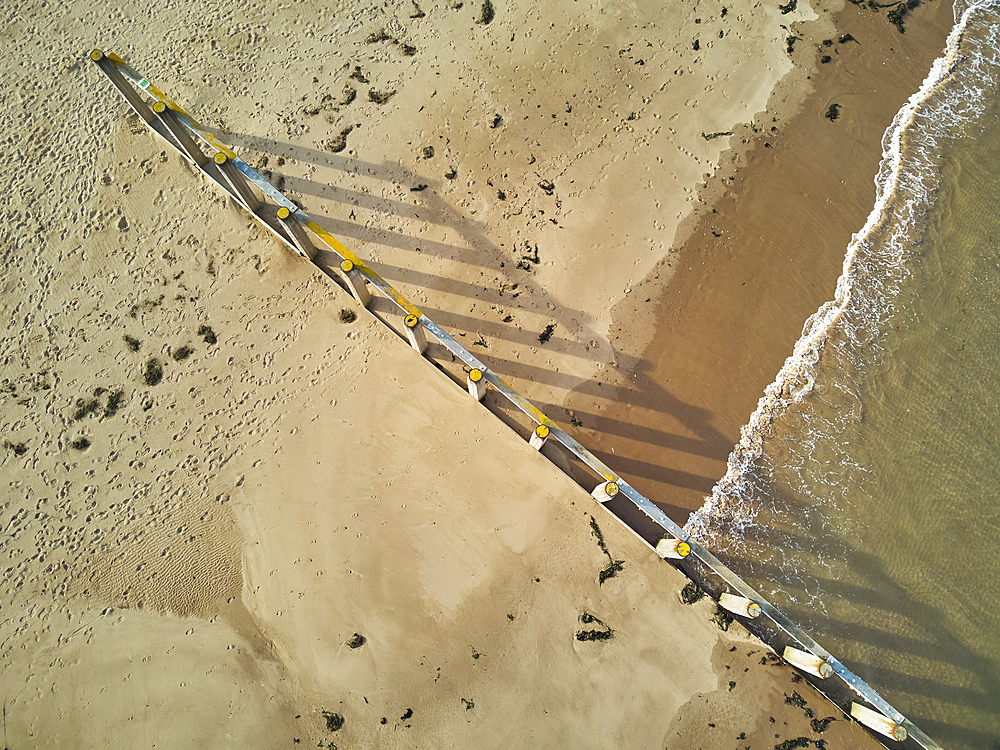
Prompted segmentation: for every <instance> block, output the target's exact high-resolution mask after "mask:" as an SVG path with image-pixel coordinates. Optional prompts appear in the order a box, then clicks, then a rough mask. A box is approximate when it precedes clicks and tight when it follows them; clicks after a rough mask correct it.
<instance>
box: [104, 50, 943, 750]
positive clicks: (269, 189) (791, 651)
mask: <svg viewBox="0 0 1000 750" xmlns="http://www.w3.org/2000/svg"><path fill="white" fill-rule="evenodd" d="M90 59H91V60H92V61H93V62H94V63H96V64H97V65H98V67H99V68H100V69H101V71H102V72H103V73H104V74H105V75H106V76H107V77H108V79H109V80H110V81H111V83H112V84H113V85H114V86H115V88H116V89H118V91H119V93H121V95H122V96H123V97H124V98H125V100H126V102H128V104H129V105H130V106H131V107H132V109H133V110H135V112H136V114H137V115H139V117H141V118H142V120H143V121H144V122H145V123H146V124H147V125H148V126H149V127H150V129H151V130H153V131H154V132H155V133H156V134H157V135H159V136H160V137H162V138H163V139H164V140H165V141H166V142H167V143H168V144H170V145H171V146H172V147H174V148H175V149H177V150H178V151H179V152H180V154H181V155H182V156H183V157H184V158H186V159H187V160H188V161H190V162H191V163H192V164H193V165H194V166H195V167H197V168H198V169H199V170H200V171H201V172H203V173H204V174H205V175H206V176H208V177H209V178H210V179H212V180H213V181H214V182H216V183H217V184H218V185H219V186H220V187H222V188H223V189H224V190H225V191H226V192H227V193H228V194H229V195H230V196H231V197H232V198H233V200H235V201H236V202H238V203H239V204H240V205H241V206H243V208H244V209H246V210H247V211H248V212H249V213H250V214H251V215H252V216H253V217H254V218H256V219H257V220H258V221H259V222H260V223H261V224H262V225H263V226H264V227H265V228H267V229H268V230H269V231H270V232H271V233H272V234H273V235H274V236H275V238H276V239H278V240H279V241H281V242H282V243H284V244H285V245H286V246H288V247H289V248H290V249H291V250H292V251H294V252H296V253H297V254H299V255H301V256H303V257H305V258H306V259H308V260H310V261H312V260H313V259H314V258H315V257H316V254H317V252H318V248H316V247H315V246H313V245H312V243H311V242H310V240H309V238H308V236H307V234H306V232H305V231H304V230H305V229H308V230H309V231H310V232H312V234H313V235H315V236H316V237H317V238H318V239H319V240H320V242H322V243H323V244H324V245H325V246H326V247H327V248H328V249H329V250H332V251H333V252H334V253H335V254H336V255H337V256H339V257H340V258H341V264H340V269H339V271H340V277H341V280H342V281H343V282H344V284H345V286H346V287H347V289H348V290H349V291H350V292H351V293H352V294H353V295H354V297H355V298H356V299H357V301H358V302H359V303H360V304H361V305H362V306H363V307H366V308H367V307H368V303H369V302H370V301H371V295H370V293H369V292H368V289H367V285H368V284H369V283H370V284H372V285H374V286H375V287H376V288H377V289H378V290H379V291H380V292H381V293H382V294H383V295H384V296H385V297H386V298H387V299H389V300H391V301H392V302H394V303H395V304H396V306H397V307H399V308H400V310H401V311H402V312H404V313H405V314H406V317H405V319H404V326H405V331H406V336H407V339H408V340H409V342H410V344H411V346H413V348H414V349H416V350H417V351H418V352H419V353H420V354H421V355H422V354H423V353H424V351H425V350H426V348H427V341H426V336H425V334H424V332H425V331H428V332H430V334H431V335H432V336H433V337H434V338H435V339H437V341H438V342H440V343H441V344H442V345H443V346H444V347H445V348H446V349H448V351H450V352H451V353H452V354H454V355H455V356H456V357H458V358H459V359H460V360H461V361H462V362H463V363H464V364H465V365H467V366H468V368H469V377H468V381H467V385H468V389H469V393H470V394H471V395H472V396H474V397H475V398H476V399H477V400H479V401H482V399H483V397H484V396H485V394H486V384H489V385H490V386H492V387H493V388H494V389H495V390H496V391H498V392H499V393H500V394H501V395H503V396H504V397H505V398H506V399H507V400H508V401H510V402H511V403H512V404H514V405H515V406H516V407H517V408H518V409H520V410H521V411H522V412H524V413H525V414H526V415H528V417H530V418H531V419H532V420H533V421H534V422H535V423H536V425H537V426H536V428H535V431H534V432H533V434H532V436H531V438H530V444H531V446H532V447H534V448H535V449H536V450H540V449H541V447H542V445H543V444H544V443H545V442H546V440H547V439H548V438H550V437H551V438H554V439H555V440H556V441H557V442H559V443H561V444H562V445H563V446H564V447H565V448H566V449H567V450H568V451H570V452H571V453H572V454H573V455H575V456H576V457H577V458H579V459H580V460H581V461H583V462H584V463H585V464H586V465H587V466H589V467H590V468H591V469H593V470H594V471H595V472H597V474H599V475H600V476H601V477H603V478H604V482H602V483H601V484H599V485H598V486H597V487H596V488H595V489H594V490H593V492H592V493H591V494H592V497H594V498H595V499H596V500H597V501H598V502H601V503H603V502H606V501H608V500H610V499H611V498H612V497H614V496H615V495H617V494H618V493H619V492H621V493H622V494H623V495H624V496H625V497H626V498H628V499H629V500H630V501H631V502H632V503H633V504H634V505H635V506H636V507H638V508H639V509H640V510H641V511H642V512H643V513H645V515H646V516H648V517H649V518H650V519H651V520H652V521H653V522H654V523H655V524H657V525H658V526H659V527H660V528H662V529H663V530H664V531H665V532H666V533H667V534H669V535H670V536H669V537H667V538H664V539H662V540H661V541H660V542H659V543H658V544H657V545H656V547H655V548H653V547H652V545H649V543H648V542H647V541H646V540H645V539H643V538H642V537H641V536H640V535H639V534H636V536H638V537H639V539H641V540H642V541H643V543H645V544H647V546H650V548H651V549H654V551H655V552H656V554H657V555H658V556H660V557H661V558H670V559H673V560H677V561H681V560H684V559H685V558H688V557H689V556H690V557H691V558H693V559H695V560H697V561H699V562H700V563H701V564H703V565H704V566H706V567H707V568H708V569H709V570H711V571H712V572H713V573H714V574H715V575H716V576H718V577H719V578H720V579H721V580H722V581H724V582H725V583H726V584H727V585H728V586H730V587H731V588H732V589H733V590H734V591H735V592H737V593H738V594H739V596H735V595H733V594H729V593H723V594H722V595H721V596H720V598H719V605H720V606H722V607H723V608H725V609H727V610H728V611H730V612H732V613H733V614H736V615H738V616H739V617H741V618H743V619H744V620H747V621H752V620H754V619H756V618H757V617H759V616H761V615H763V616H764V617H765V618H766V620H767V621H770V622H771V623H772V624H773V625H775V626H776V627H777V628H778V629H779V630H780V631H781V632H783V633H784V634H785V635H786V636H787V637H788V638H790V639H791V640H792V641H793V642H795V643H797V644H798V645H799V646H801V647H802V648H803V649H805V650H804V651H803V650H799V649H797V648H794V647H791V646H788V647H786V648H785V650H784V653H783V658H784V659H785V660H786V661H788V662H789V663H790V664H792V665H794V666H796V667H797V668H799V669H801V670H803V671H804V672H807V673H808V674H810V675H812V676H813V677H815V678H819V679H823V680H825V679H828V678H830V677H832V676H833V675H836V676H837V677H839V678H840V680H841V681H842V682H843V684H844V685H845V686H846V687H847V688H849V689H850V691H851V692H853V693H854V694H856V695H857V696H859V697H861V698H862V699H864V700H865V701H867V702H868V703H869V704H871V705H872V706H874V707H875V708H876V709H877V710H876V711H873V710H872V709H870V708H868V707H866V706H864V705H861V704H858V703H853V702H852V704H851V710H850V713H851V715H852V716H853V717H854V718H855V719H857V720H858V721H859V722H861V723H862V724H864V725H865V726H867V727H869V728H870V729H872V730H874V731H876V732H879V733H880V734H882V735H884V736H886V737H888V738H890V739H893V740H897V741H903V740H906V739H907V738H910V739H912V740H913V741H915V742H916V743H917V744H919V745H920V746H921V747H923V748H926V750H942V748H941V746H940V745H938V744H937V743H936V742H935V741H934V740H932V739H931V738H930V737H928V736H927V735H926V734H924V733H923V732H922V731H921V730H920V729H919V728H918V727H916V726H914V724H913V723H912V722H911V721H910V720H909V719H907V718H906V717H904V716H903V714H901V713H900V712H899V711H897V710H896V709H895V708H893V707H892V706H891V705H889V703H888V702H887V701H885V700H884V699H883V698H882V697H881V696H880V695H879V694H878V693H877V692H875V690H874V689H872V688H871V687H870V686H869V685H868V684H867V683H865V682H864V681H863V680H861V679H860V678H859V677H858V676H857V675H855V674H854V673H852V672H851V671H850V670H849V669H847V667H845V666H844V665H843V664H842V663H841V662H840V661H838V660H837V659H836V658H835V657H833V656H832V655H831V654H830V653H829V652H827V651H826V649H824V648H823V647H822V646H820V645H819V644H818V643H816V641H814V640H813V639H812V637H810V636H809V634H808V633H806V632H805V631H803V630H802V629H801V628H800V627H799V626H798V625H796V624H795V623H793V622H791V621H790V620H789V619H788V618H787V617H785V615H784V614H782V612H781V611H780V610H778V609H777V607H775V606H774V605H772V604H771V603H770V602H768V601H767V600H766V599H764V597H763V596H761V595H760V594H759V593H758V592H757V591H755V590H754V589H753V588H751V587H750V586H749V585H747V584H746V583H745V582H744V581H743V580H742V579H741V578H740V577H739V576H738V575H736V573H734V572H733V571H732V570H730V569H729V568H728V567H727V566H726V565H725V564H724V563H723V562H722V561H721V560H719V559H718V558H717V557H716V556H715V555H713V554H712V553H711V552H709V551H708V550H707V549H706V548H705V547H703V546H702V545H701V544H700V543H699V542H698V541H696V540H695V539H693V538H692V537H691V535H690V534H688V533H687V532H686V531H685V530H684V529H683V528H682V527H680V526H678V525H677V524H676V523H674V522H673V521H672V520H670V518H668V517H667V515H666V514H665V513H664V512H663V511H662V510H660V509H659V508H658V507H656V505H654V504H653V503H652V502H651V501H650V500H648V499H647V498H646V497H644V496H643V495H642V494H640V493H639V492H638V491H637V490H636V489H635V488H633V487H632V486H631V485H629V484H628V482H626V481H625V480H624V479H622V478H621V477H620V476H618V475H617V474H616V473H615V472H614V471H612V470H611V469H610V468H609V467H608V466H607V465H606V464H605V463H604V462H603V461H601V460H600V459H599V458H597V457H596V456H595V455H594V454H593V453H591V452H590V451H589V450H587V449H586V448H585V447H583V446H582V445H581V444H580V443H579V442H577V440H576V439H574V438H573V437H572V436H570V435H568V434H567V433H566V432H564V431H563V430H562V429H560V428H559V426H558V425H556V423H555V422H553V421H552V420H551V419H549V418H548V417H547V416H545V414H543V413H542V412H541V411H539V410H538V409H537V408H535V406H534V405H532V404H531V402H529V401H528V400H527V399H526V398H524V397H523V396H522V395H521V394H520V393H518V392H517V391H515V390H514V389H513V388H512V387H511V386H510V385H508V384H507V383H505V382H504V381H503V380H501V379H500V378H499V377H498V376H497V375H496V373H494V372H493V371H492V370H490V369H489V367H488V366H487V365H485V364H484V363H483V362H481V361H480V360H479V359H478V358H476V357H475V356H474V355H473V354H472V353H471V352H469V351H468V350H467V349H466V348H465V347H463V346H462V345H461V344H459V343H458V342H457V341H456V340H455V339H454V338H452V336H450V335H449V334H448V333H447V332H446V331H444V330H443V329H442V328H441V327H440V326H438V325H437V324H436V323H435V322H434V321H433V320H431V319H430V318H428V317H427V316H426V315H424V314H423V313H422V312H421V311H420V310H419V308H417V307H416V306H415V305H414V304H413V303H411V302H410V301H409V300H407V299H406V298H405V297H403V295H402V294H400V293H399V292H398V291H396V290H395V289H394V288H393V287H392V286H391V285H390V284H389V283H388V282H387V281H386V280H385V279H383V278H382V277H381V276H379V275H378V274H377V273H376V272H375V271H374V269H372V268H371V267H369V266H368V265H367V264H366V263H365V262H364V261H363V260H361V259H360V258H358V257H357V256H356V255H354V253H352V252H351V251H350V250H348V249H347V248H346V247H345V246H344V245H343V244H341V243H340V242H339V241H338V240H337V239H336V238H334V237H333V236H332V235H331V234H330V233H329V232H327V231H326V230H325V229H323V227H321V226H320V225H319V224H317V223H316V222H315V221H313V220H312V219H311V218H310V217H309V216H308V215H307V214H306V213H305V212H304V211H302V210H301V209H300V208H299V207H298V206H296V205H295V204H294V203H293V202H292V201H290V200H289V199H288V198H286V197H285V196H284V195H282V194H281V193H280V192H279V191H278V190H277V188H275V187H274V186H273V185H272V184H271V183H270V182H268V181H267V180H266V179H264V178H263V177H262V176H261V175H260V174H258V173H257V172H256V171H255V170H254V169H253V168H252V167H250V166H249V165H248V164H247V163H246V162H244V161H243V160H242V159H240V157H239V156H237V155H236V153H235V152H233V151H232V150H231V149H229V148H228V147H227V146H226V145H225V144H223V143H222V142H220V141H219V140H218V139H217V138H216V137H215V136H213V135H212V134H211V133H209V132H207V131H206V130H205V129H204V128H202V126H201V125H199V124H198V122H196V121H195V120H194V119H193V118H192V117H191V116H190V115H189V114H188V113H187V112H185V111H184V110H183V109H182V108H181V107H180V106H179V105H178V104H177V103H176V102H174V101H172V100H171V99H169V98H168V97H167V96H166V95H165V94H164V93H163V92H162V91H160V90H159V89H158V88H156V87H155V86H154V85H153V84H152V83H150V82H149V80H148V79H146V78H144V77H142V76H141V75H139V74H138V73H137V72H136V71H135V70H134V69H133V68H132V67H131V66H130V65H129V64H128V63H126V62H125V61H124V60H122V59H121V58H120V57H118V56H117V55H115V54H114V53H108V52H103V51H101V50H99V49H95V50H93V51H92V52H91V53H90ZM137 88H138V89H139V90H141V91H144V92H145V93H146V94H147V95H148V97H150V98H152V99H153V100H154V103H153V106H152V107H150V106H149V104H148V103H147V101H146V98H145V97H143V96H142V95H141V94H140V93H139V90H137ZM192 133H193V134H194V135H196V136H197V137H198V138H200V139H201V140H202V141H204V142H205V143H206V144H207V145H208V146H209V147H211V148H212V149H214V151H215V154H214V156H213V157H211V158H210V157H209V156H207V155H206V154H205V153H204V152H203V151H202V150H201V148H200V147H199V146H198V145H197V143H196V142H195V141H194V139H193V138H192V137H191V134H192ZM249 184H252V185H253V186H255V187H256V188H257V189H259V190H260V191H261V192H262V193H263V194H264V195H265V196H266V197H267V198H270V199H271V200H272V201H274V205H271V204H268V203H266V202H265V201H261V200H260V199H258V198H257V196H256V195H255V194H254V192H253V191H252V190H251V189H250V188H249ZM383 322H384V321H383ZM619 520H620V519H619ZM623 523H624V522H623ZM626 527H627V528H629V529H630V530H631V531H633V533H635V530H634V529H631V527H629V526H628V525H627V524H626ZM685 572H687V571H685ZM816 687H817V689H819V690H820V691H821V692H824V694H825V691H824V690H823V688H822V686H821V685H818V684H817V685H816ZM831 700H832V699H831ZM835 702H836V701H835Z"/></svg>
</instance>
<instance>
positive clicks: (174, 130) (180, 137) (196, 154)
mask: <svg viewBox="0 0 1000 750" xmlns="http://www.w3.org/2000/svg"><path fill="white" fill-rule="evenodd" d="M153 112H155V113H156V116H157V117H159V118H160V122H162V123H163V126H164V127H165V128H166V129H167V130H169V131H170V134H171V135H172V136H173V137H174V140H175V141H177V145H178V146H179V147H180V149H181V151H183V152H184V153H185V154H187V156H188V158H189V159H190V160H191V161H193V162H194V163H195V165H197V167H198V169H204V168H205V165H206V164H208V161H209V159H208V156H206V154H205V152H204V151H202V150H201V149H200V148H199V147H198V144H197V143H195V142H194V138H192V137H191V133H190V132H189V131H188V129H187V128H186V127H184V123H182V122H181V121H180V119H179V118H178V117H177V113H176V112H174V110H172V109H171V108H170V107H168V106H167V105H166V104H164V103H163V102H157V103H156V104H154V105H153Z"/></svg>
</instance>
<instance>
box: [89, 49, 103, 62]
mask: <svg viewBox="0 0 1000 750" xmlns="http://www.w3.org/2000/svg"><path fill="white" fill-rule="evenodd" d="M90 59H91V60H93V61H94V62H99V61H100V60H103V59H104V53H103V52H101V50H99V49H95V50H94V51H93V52H91V53H90Z"/></svg>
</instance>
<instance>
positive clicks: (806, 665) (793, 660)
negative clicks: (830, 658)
mask: <svg viewBox="0 0 1000 750" xmlns="http://www.w3.org/2000/svg"><path fill="white" fill-rule="evenodd" d="M782 656H784V658H785V661H787V662H788V663H789V664H791V665H792V666H794V667H798V668H799V669H801V670H802V671H803V672H808V673H809V674H811V675H812V676H813V677H819V678H821V679H824V680H825V679H826V678H827V677H830V676H831V675H832V674H833V667H831V666H830V664H829V663H828V662H826V661H824V660H823V659H821V658H819V657H818V656H816V655H814V654H810V653H809V652H808V651H799V649H797V648H792V647H791V646H785V653H784V654H782Z"/></svg>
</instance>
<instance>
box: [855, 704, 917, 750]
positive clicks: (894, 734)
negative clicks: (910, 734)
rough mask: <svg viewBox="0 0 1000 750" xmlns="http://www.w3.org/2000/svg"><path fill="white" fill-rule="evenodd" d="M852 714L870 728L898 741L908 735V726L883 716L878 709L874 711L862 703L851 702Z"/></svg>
mask: <svg viewBox="0 0 1000 750" xmlns="http://www.w3.org/2000/svg"><path fill="white" fill-rule="evenodd" d="M851 716H853V717H854V718H855V719H857V720H858V721H860V722H861V723H862V724H864V725H865V726H866V727H868V728H869V729H874V730H875V731H876V732H878V733H879V734H884V735H885V736H886V737H890V738H892V739H894V740H896V741H898V742H902V741H903V740H905V739H906V737H907V731H906V727H904V726H903V725H902V724H897V723H896V722H894V721H893V720H892V719H890V718H889V717H888V716H883V715H882V714H880V713H879V712H878V711H872V710H871V709H870V708H867V707H866V706H862V705H861V704H860V703H851Z"/></svg>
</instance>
